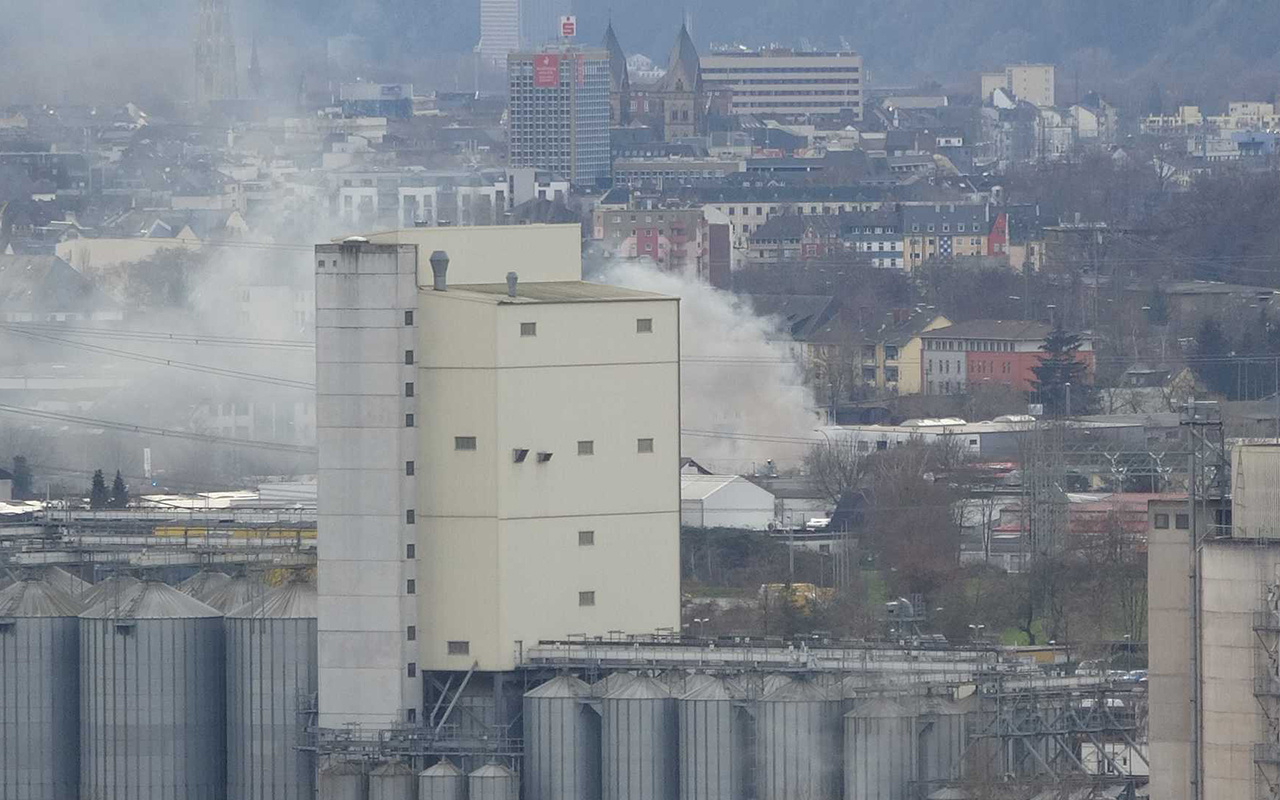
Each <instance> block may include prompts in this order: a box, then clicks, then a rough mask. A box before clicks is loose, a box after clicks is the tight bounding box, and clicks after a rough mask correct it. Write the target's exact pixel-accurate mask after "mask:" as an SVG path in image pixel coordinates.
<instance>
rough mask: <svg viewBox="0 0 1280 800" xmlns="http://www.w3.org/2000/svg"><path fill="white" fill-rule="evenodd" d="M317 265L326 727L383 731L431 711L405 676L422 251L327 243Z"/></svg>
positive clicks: (410, 617) (412, 608)
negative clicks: (409, 356) (409, 357)
mask: <svg viewBox="0 0 1280 800" xmlns="http://www.w3.org/2000/svg"><path fill="white" fill-rule="evenodd" d="M316 259H317V266H316V385H317V388H316V429H317V430H316V439H317V444H318V445H319V448H320V455H319V464H318V471H317V484H318V487H317V491H318V525H317V537H318V557H319V575H318V590H319V640H318V655H319V667H320V724H321V725H324V726H327V727H336V726H340V725H343V724H346V723H348V722H359V723H363V724H367V725H373V726H385V725H387V724H388V723H390V722H393V721H396V720H404V719H406V717H407V716H408V709H417V708H418V707H419V706H421V704H422V698H421V683H420V680H419V679H417V678H412V679H411V678H408V677H407V664H408V663H409V662H412V661H414V659H415V658H416V644H415V643H414V642H412V641H409V639H408V628H409V626H416V625H417V619H416V616H417V604H416V602H415V598H414V597H411V596H409V595H408V594H407V593H406V585H407V581H408V580H412V579H416V577H417V576H416V567H415V565H416V561H415V560H414V559H409V558H408V557H407V555H408V550H407V546H408V545H409V544H415V545H416V543H417V540H416V524H415V525H411V524H409V523H408V520H407V515H406V512H407V511H408V510H410V509H414V505H415V501H416V491H415V489H416V479H415V478H413V477H410V476H407V475H406V462H408V461H413V460H414V459H415V455H414V451H415V446H416V438H415V433H416V430H415V429H413V428H406V427H405V424H406V419H405V415H406V414H408V413H414V412H416V411H417V400H416V398H410V397H406V396H405V394H406V392H405V384H406V383H407V382H411V381H413V380H414V377H415V367H414V366H413V365H412V364H410V365H406V364H405V351H406V350H413V349H414V348H415V346H416V337H417V331H416V329H415V327H414V326H411V325H406V320H405V317H404V313H405V311H414V312H415V313H416V311H417V285H416V282H415V278H416V275H417V253H416V251H415V249H414V248H413V247H412V246H409V245H381V246H380V245H368V244H365V245H320V246H318V247H317V248H316ZM414 322H415V323H417V322H418V320H416V319H415V320H414ZM415 358H416V357H415ZM415 394H416V392H415ZM415 513H416V509H415Z"/></svg>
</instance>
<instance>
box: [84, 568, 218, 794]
mask: <svg viewBox="0 0 1280 800" xmlns="http://www.w3.org/2000/svg"><path fill="white" fill-rule="evenodd" d="M223 654H224V634H223V629H222V615H221V614H219V613H218V612H217V611H215V610H214V609H212V608H210V607H208V606H206V605H205V604H203V603H201V602H199V601H198V600H196V599H194V598H192V597H188V596H187V595H185V594H183V593H182V592H179V591H178V590H177V589H174V588H173V587H171V586H167V585H165V584H163V583H160V582H158V581H148V582H146V583H143V584H141V585H139V586H137V587H134V589H133V590H130V591H128V592H126V593H125V596H124V597H123V599H122V598H120V597H119V596H116V595H114V594H109V595H108V596H106V597H104V598H103V599H101V600H100V601H99V602H98V603H97V604H96V605H94V606H93V607H91V608H89V609H87V610H86V611H85V612H84V613H83V614H81V615H80V729H81V735H80V749H81V755H80V767H81V770H80V785H81V792H82V795H83V796H84V797H88V798H93V800H153V798H157V797H175V798H182V799H183V800H222V799H223V798H225V797H226V795H227V774H226V770H227V763H226V762H227V759H226V744H227V741H226V736H227V727H226V710H227V707H226V702H227V700H226V691H225V689H226V664H225V663H224V660H223Z"/></svg>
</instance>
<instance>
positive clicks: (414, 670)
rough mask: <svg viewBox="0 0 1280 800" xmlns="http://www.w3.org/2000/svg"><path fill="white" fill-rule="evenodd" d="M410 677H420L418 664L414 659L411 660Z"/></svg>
mask: <svg viewBox="0 0 1280 800" xmlns="http://www.w3.org/2000/svg"><path fill="white" fill-rule="evenodd" d="M409 677H410V678H416V677H418V665H417V663H415V662H413V661H410V662H409Z"/></svg>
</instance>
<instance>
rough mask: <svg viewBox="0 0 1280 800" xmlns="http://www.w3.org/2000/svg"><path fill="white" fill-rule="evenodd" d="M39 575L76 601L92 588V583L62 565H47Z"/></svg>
mask: <svg viewBox="0 0 1280 800" xmlns="http://www.w3.org/2000/svg"><path fill="white" fill-rule="evenodd" d="M40 577H41V578H42V579H43V580H44V581H45V582H46V583H48V584H50V585H52V586H55V587H57V588H59V589H61V590H62V591H64V592H66V593H67V594H69V595H71V597H72V598H73V599H75V600H76V601H77V602H80V598H82V597H84V595H85V593H86V592H88V591H89V590H90V589H92V588H93V584H92V583H89V582H88V581H86V580H82V579H81V578H80V577H79V576H78V575H73V574H71V573H70V572H67V571H66V570H65V569H63V568H62V567H49V568H48V569H46V570H45V571H44V574H43V575H41V576H40Z"/></svg>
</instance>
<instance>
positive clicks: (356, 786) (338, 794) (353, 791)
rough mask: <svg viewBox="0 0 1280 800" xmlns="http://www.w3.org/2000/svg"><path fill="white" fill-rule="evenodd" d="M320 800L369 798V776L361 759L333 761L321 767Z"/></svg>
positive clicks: (360, 799) (358, 799)
mask: <svg viewBox="0 0 1280 800" xmlns="http://www.w3.org/2000/svg"><path fill="white" fill-rule="evenodd" d="M317 796H318V798H319V800H367V798H368V797H369V776H368V775H367V774H365V770H364V765H363V764H361V763H360V762H359V761H331V762H329V763H328V764H326V765H325V766H324V767H322V768H321V769H320V777H319V792H318V793H317Z"/></svg>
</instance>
